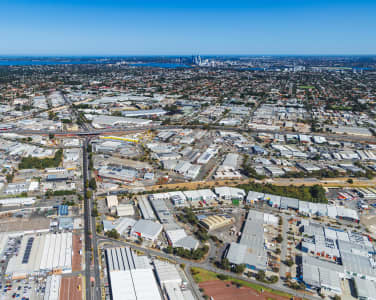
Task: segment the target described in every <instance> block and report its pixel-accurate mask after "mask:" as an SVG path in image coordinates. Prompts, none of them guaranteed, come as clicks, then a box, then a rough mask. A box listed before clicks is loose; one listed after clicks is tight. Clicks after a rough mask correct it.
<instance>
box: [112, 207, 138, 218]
mask: <svg viewBox="0 0 376 300" xmlns="http://www.w3.org/2000/svg"><path fill="white" fill-rule="evenodd" d="M116 214H117V216H118V217H126V216H133V215H134V208H133V205H132V204H119V205H118V206H116Z"/></svg>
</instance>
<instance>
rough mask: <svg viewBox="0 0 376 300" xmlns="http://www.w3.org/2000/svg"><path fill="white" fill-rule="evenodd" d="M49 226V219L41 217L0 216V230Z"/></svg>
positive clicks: (39, 228)
mask: <svg viewBox="0 0 376 300" xmlns="http://www.w3.org/2000/svg"><path fill="white" fill-rule="evenodd" d="M48 228H50V219H48V218H44V217H43V218H42V217H32V218H7V217H6V218H1V219H0V231H1V232H7V231H25V230H41V229H48Z"/></svg>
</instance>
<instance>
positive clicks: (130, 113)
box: [121, 108, 167, 117]
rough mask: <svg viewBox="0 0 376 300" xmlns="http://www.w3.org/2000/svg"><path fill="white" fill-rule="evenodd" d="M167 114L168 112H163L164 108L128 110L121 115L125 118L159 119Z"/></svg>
mask: <svg viewBox="0 0 376 300" xmlns="http://www.w3.org/2000/svg"><path fill="white" fill-rule="evenodd" d="M166 113H167V111H165V110H163V109H162V108H156V109H140V110H126V111H123V112H122V113H121V114H122V115H123V117H159V116H163V115H165V114H166Z"/></svg>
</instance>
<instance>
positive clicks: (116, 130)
mask: <svg viewBox="0 0 376 300" xmlns="http://www.w3.org/2000/svg"><path fill="white" fill-rule="evenodd" d="M181 128H192V129H211V130H224V131H236V132H246V133H250V134H254V135H257V134H258V133H270V134H299V132H293V131H287V130H256V129H248V128H240V127H224V126H210V127H205V126H201V125H155V126H153V125H151V126H135V127H125V128H121V127H111V128H103V129H87V127H86V128H85V129H84V130H79V131H61V130H54V131H50V130H25V129H19V128H13V129H8V130H6V131H3V132H9V133H18V134H24V135H33V134H36V135H48V134H54V135H61V136H64V135H68V136H87V135H100V134H122V133H123V134H127V133H130V132H140V131H145V130H149V129H155V130H158V129H181ZM304 134H309V135H316V136H322V137H325V138H328V139H331V140H338V141H350V142H358V143H370V144H376V137H374V136H355V135H340V134H331V133H323V132H320V133H311V134H310V133H304Z"/></svg>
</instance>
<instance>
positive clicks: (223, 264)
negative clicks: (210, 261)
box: [221, 258, 230, 270]
mask: <svg viewBox="0 0 376 300" xmlns="http://www.w3.org/2000/svg"><path fill="white" fill-rule="evenodd" d="M221 267H222V269H224V270H230V262H229V260H228V259H227V258H222V260H221Z"/></svg>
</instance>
